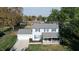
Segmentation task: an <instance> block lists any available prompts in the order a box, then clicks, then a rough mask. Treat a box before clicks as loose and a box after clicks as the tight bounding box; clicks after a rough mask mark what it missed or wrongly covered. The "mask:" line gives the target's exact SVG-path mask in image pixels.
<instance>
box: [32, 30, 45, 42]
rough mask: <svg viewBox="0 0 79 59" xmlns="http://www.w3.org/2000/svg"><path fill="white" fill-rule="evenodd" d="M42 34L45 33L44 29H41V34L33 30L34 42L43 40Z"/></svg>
mask: <svg viewBox="0 0 79 59" xmlns="http://www.w3.org/2000/svg"><path fill="white" fill-rule="evenodd" d="M42 32H44V29H40V32H36V31H35V29H32V38H33V40H34V41H39V40H40V39H41V35H42ZM35 35H36V36H40V37H38V38H34V36H35Z"/></svg>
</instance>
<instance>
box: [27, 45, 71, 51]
mask: <svg viewBox="0 0 79 59" xmlns="http://www.w3.org/2000/svg"><path fill="white" fill-rule="evenodd" d="M69 50H70V49H69V48H68V47H67V46H62V45H54V44H53V45H42V44H30V45H29V48H28V49H27V51H69Z"/></svg>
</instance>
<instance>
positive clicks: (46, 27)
mask: <svg viewBox="0 0 79 59" xmlns="http://www.w3.org/2000/svg"><path fill="white" fill-rule="evenodd" d="M17 38H18V40H23V39H25V40H29V39H30V38H32V41H41V42H42V43H49V44H59V43H60V41H59V25H58V23H53V24H47V23H42V24H37V23H36V24H33V25H32V29H20V30H19V31H18V33H17Z"/></svg>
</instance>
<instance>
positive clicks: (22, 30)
mask: <svg viewBox="0 0 79 59" xmlns="http://www.w3.org/2000/svg"><path fill="white" fill-rule="evenodd" d="M17 34H32V32H31V29H19V31H18V32H17Z"/></svg>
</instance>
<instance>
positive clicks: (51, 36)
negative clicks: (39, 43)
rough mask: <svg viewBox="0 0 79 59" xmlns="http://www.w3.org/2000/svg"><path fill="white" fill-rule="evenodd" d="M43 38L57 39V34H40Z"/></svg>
mask: <svg viewBox="0 0 79 59" xmlns="http://www.w3.org/2000/svg"><path fill="white" fill-rule="evenodd" d="M42 35H43V38H58V36H59V35H58V33H49V32H47V33H46V32H44V33H42Z"/></svg>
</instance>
